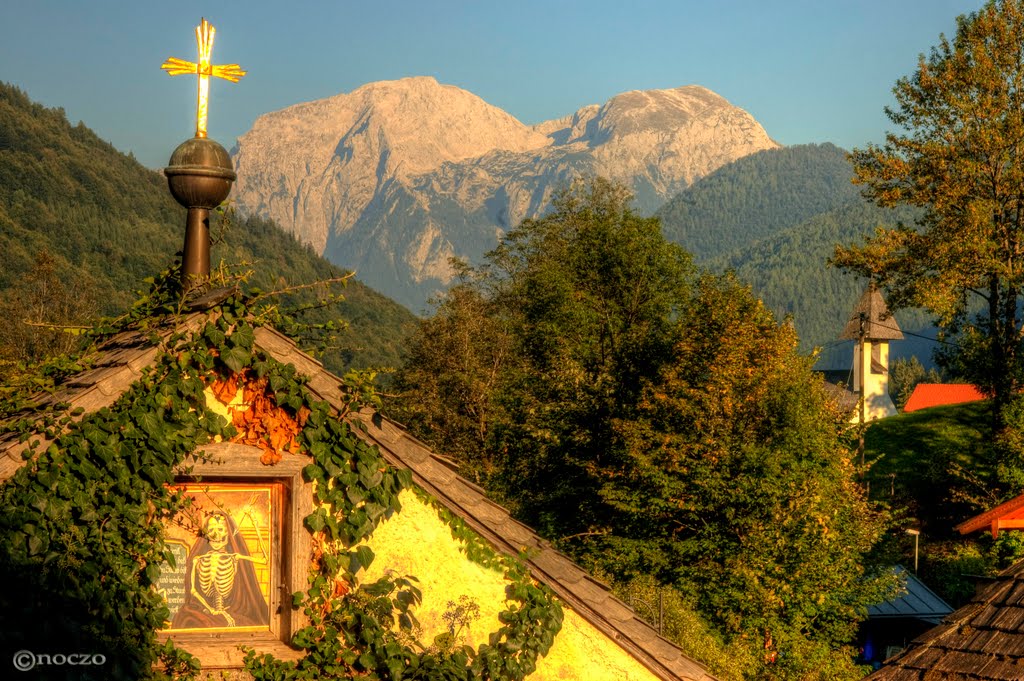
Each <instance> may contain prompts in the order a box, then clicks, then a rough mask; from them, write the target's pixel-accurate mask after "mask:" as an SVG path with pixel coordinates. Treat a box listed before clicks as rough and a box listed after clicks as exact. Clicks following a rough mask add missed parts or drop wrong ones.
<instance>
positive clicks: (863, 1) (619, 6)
mask: <svg viewBox="0 0 1024 681" xmlns="http://www.w3.org/2000/svg"><path fill="white" fill-rule="evenodd" d="M981 4H982V2H981V1H980V0H759V1H755V0H749V1H748V0H621V1H615V2H613V1H605V0H589V1H586V2H584V1H577V0H545V1H542V0H516V1H514V2H510V1H507V0H506V1H504V2H498V1H489V0H476V1H470V0H463V1H454V0H451V1H450V0H418V1H415V2H414V1H407V0H372V1H371V0H358V1H355V0H334V1H333V2H328V1H326V0H317V1H313V0H309V1H304V0H295V1H294V2H290V3H286V2H284V1H283V0H278V1H276V2H264V1H262V0H249V1H247V2H233V1H227V0H218V1H217V2H210V1H207V2H193V1H191V0H176V1H175V2H174V3H161V2H152V1H150V0H145V1H144V0H135V1H133V2H125V1H114V0H94V1H92V2H85V1H82V0H77V1H72V0H4V1H3V2H2V3H0V80H2V81H5V82H8V83H13V84H15V85H17V86H19V87H21V88H22V89H23V90H25V91H26V92H27V93H28V94H29V96H31V97H32V98H33V99H35V100H36V101H39V102H41V103H43V104H45V105H47V106H54V107H57V106H59V107H63V108H64V109H65V111H66V112H67V115H68V118H69V119H71V121H72V123H77V122H78V121H79V120H81V121H84V122H85V124H86V125H88V126H89V127H91V128H92V129H93V130H95V131H96V132H97V133H98V134H99V135H100V136H101V137H102V138H104V139H106V140H109V141H110V142H111V143H112V144H114V146H115V147H117V148H118V149H120V150H122V151H125V152H128V151H131V152H133V153H134V154H135V156H136V157H137V158H138V159H139V160H140V161H142V162H143V163H144V164H146V165H147V166H150V167H160V166H162V165H164V164H165V163H166V161H167V158H168V157H169V156H170V153H171V151H172V150H173V149H174V147H175V146H177V144H178V143H179V142H181V141H183V140H184V139H186V138H187V137H190V136H191V135H192V133H193V131H194V108H195V107H194V98H195V82H194V81H195V78H194V77H187V76H178V77H176V78H170V77H168V76H166V75H165V74H164V73H163V72H161V71H160V64H161V63H162V62H163V61H164V60H165V59H166V58H167V57H169V56H175V57H181V58H184V59H189V60H194V59H195V51H196V48H195V39H194V36H193V30H194V27H195V26H196V25H197V24H198V23H199V19H200V18H201V17H203V16H205V17H206V18H207V19H209V20H210V21H211V23H213V24H214V26H216V28H217V39H216V42H215V44H214V52H213V58H214V63H239V64H240V65H241V66H242V68H244V69H246V70H248V71H249V75H248V76H246V77H245V78H244V79H243V80H242V81H241V82H240V83H238V84H230V83H226V82H224V81H215V82H214V83H213V85H212V94H211V104H210V136H211V137H213V138H214V139H216V140H218V141H219V142H221V143H222V144H223V145H224V146H226V147H228V148H230V147H231V146H232V145H233V144H234V141H235V138H236V137H238V136H239V135H241V134H242V133H244V132H245V131H246V130H248V129H249V127H250V126H251V125H252V122H253V121H254V120H255V118H256V117H257V116H259V115H260V114H262V113H265V112H268V111H274V110H277V109H281V108H283V107H286V106H288V105H291V104H295V103H297V102H302V101H309V100H314V99H320V98H323V97H329V96H331V95H334V94H337V93H339V92H349V91H351V90H353V89H355V88H357V87H359V86H360V85H362V84H364V83H368V82H372V81H376V80H386V79H393V78H401V77H404V76H413V75H430V76H434V77H435V78H437V79H438V80H439V81H441V82H443V83H450V84H453V85H457V86H459V87H462V88H465V89H467V90H469V91H471V92H473V93H475V94H477V95H479V96H480V97H482V98H483V99H484V100H486V101H487V102H490V103H491V104H494V105H495V106H499V107H501V108H502V109H505V110H506V111H508V112H509V113H511V114H512V115H513V116H515V117H516V118H518V119H519V120H521V121H523V122H524V123H528V124H532V123H538V122H540V121H542V120H547V119H549V118H555V117H558V116H563V115H565V114H568V113H571V112H573V111H575V110H576V109H578V108H580V107H582V106H585V105H587V104H597V103H601V102H604V101H606V100H607V99H608V98H610V97H612V96H614V95H616V94H618V93H620V92H625V91H628V90H637V89H649V88H671V87H677V86H680V85H690V84H698V85H703V86H704V87H707V88H709V89H711V90H714V91H715V92H717V93H718V94H720V95H722V96H723V97H725V98H726V99H728V100H729V101H731V102H732V103H733V104H735V105H737V106H740V107H742V108H744V109H746V110H747V111H749V112H750V113H751V114H753V116H754V117H755V118H756V119H757V120H758V121H760V122H761V124H762V125H764V127H765V129H766V130H767V131H768V134H769V135H771V136H772V137H773V138H774V139H776V140H777V141H779V142H781V143H782V144H787V145H788V144H801V143H807V142H825V141H828V142H833V143H835V144H838V145H839V146H842V147H844V148H847V149H849V148H852V147H854V146H863V145H864V144H866V143H867V142H878V141H881V140H882V138H883V136H884V133H885V131H886V130H888V129H890V125H889V123H888V120H887V119H886V118H885V115H884V113H883V107H884V106H885V105H886V104H890V103H891V101H892V98H891V90H892V86H893V84H894V83H895V82H896V80H897V79H898V78H900V77H902V76H905V75H908V74H910V73H911V72H912V71H913V69H914V67H915V65H916V63H917V57H918V55H919V54H921V53H922V52H928V50H929V49H930V48H931V47H932V46H933V45H935V44H936V43H937V42H938V37H939V34H940V33H943V32H944V33H946V34H947V35H949V36H952V34H953V33H954V32H955V26H956V23H955V17H956V16H957V15H959V14H963V13H967V12H971V11H974V10H976V9H977V8H978V7H980V6H981Z"/></svg>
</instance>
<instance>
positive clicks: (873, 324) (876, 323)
mask: <svg viewBox="0 0 1024 681" xmlns="http://www.w3.org/2000/svg"><path fill="white" fill-rule="evenodd" d="M862 315H863V319H862ZM861 324H863V326H864V337H865V338H866V339H868V340H903V332H902V331H900V325H899V324H897V323H896V318H895V317H893V316H892V313H891V312H889V308H888V307H886V305H885V300H883V299H882V292H881V291H879V290H878V287H877V286H875V285H874V284H868V288H867V289H866V290H865V291H864V294H863V295H862V296H861V297H860V300H858V301H857V305H856V306H855V307H854V308H853V314H852V315H850V319H849V321H847V322H846V326H845V327H844V328H843V332H842V333H841V334H839V340H859V339H860V337H861Z"/></svg>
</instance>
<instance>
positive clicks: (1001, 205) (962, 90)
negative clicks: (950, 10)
mask: <svg viewBox="0 0 1024 681" xmlns="http://www.w3.org/2000/svg"><path fill="white" fill-rule="evenodd" d="M1022 45H1024V1H1022V0H991V1H990V2H989V3H987V4H986V5H985V6H984V7H982V8H981V9H980V10H978V11H977V12H975V13H973V14H968V15H965V16H961V17H959V18H958V19H957V31H956V36H955V37H954V38H953V40H952V41H950V40H948V39H947V38H946V37H945V36H942V37H940V40H939V44H938V46H936V47H934V48H933V49H932V50H931V52H930V54H929V55H928V56H927V57H926V56H924V55H922V56H921V58H920V60H919V62H918V65H917V70H916V71H915V72H914V73H913V74H912V75H910V76H908V77H906V78H902V79H900V80H899V81H898V82H897V83H896V87H895V88H894V90H893V92H894V95H895V98H896V105H895V106H894V107H891V108H887V109H886V114H887V115H888V117H889V119H890V120H891V121H892V122H893V123H894V124H895V125H896V126H898V128H899V131H898V132H891V133H889V134H888V135H886V142H885V144H884V145H882V146H876V145H868V146H867V147H866V148H864V149H858V150H855V151H854V152H853V154H852V160H853V164H854V168H855V172H856V179H855V181H856V182H859V183H862V184H863V185H864V186H865V195H866V196H868V197H869V198H871V199H873V200H874V201H876V202H877V203H879V204H881V205H883V206H896V205H899V204H909V205H913V206H919V207H921V208H923V209H924V211H923V215H922V217H921V219H920V220H919V222H918V224H917V225H916V226H901V227H900V228H898V229H885V230H879V231H878V232H877V233H876V235H875V237H874V238H872V239H869V240H868V241H867V243H866V244H865V245H863V246H856V247H849V248H840V249H838V250H837V252H836V257H835V262H836V263H838V264H839V265H841V266H843V267H846V268H848V269H850V270H853V271H856V272H859V273H861V274H864V275H868V276H874V277H875V278H876V279H877V280H878V281H880V282H881V283H882V284H884V285H886V287H887V288H888V302H889V305H890V307H892V308H894V309H895V308H900V307H906V306H914V305H918V306H922V307H925V308H927V309H928V310H930V311H932V312H934V313H935V314H936V315H938V317H939V319H940V322H941V324H942V325H944V327H945V329H946V331H947V332H948V333H949V334H950V335H952V336H954V337H955V336H961V337H963V338H964V341H965V343H964V344H965V345H969V350H970V357H969V358H967V359H968V360H969V361H967V362H966V363H964V367H963V368H965V369H966V370H967V371H968V372H969V374H968V375H967V376H965V378H967V379H969V380H972V381H974V382H976V383H978V384H979V385H981V386H982V387H983V388H984V389H985V390H986V391H987V392H989V393H990V394H991V395H993V397H994V401H993V402H994V406H995V414H996V420H995V423H996V425H997V426H1001V417H1000V416H999V414H1000V413H1001V410H1002V408H1003V407H1004V406H1005V405H1006V404H1007V403H1008V402H1009V400H1010V398H1011V396H1012V395H1014V394H1015V393H1017V392H1019V391H1020V389H1021V387H1022V379H1024V367H1022V348H1021V334H1022V318H1021V316H1020V313H1019V310H1020V307H1021V303H1022V300H1021V294H1022V291H1024V267H1022V265H1024V239H1022V236H1024V234H1022V229H1024V153H1022V149H1024V51H1022V49H1021V46H1022ZM979 303H980V307H982V308H983V310H982V312H981V313H980V314H978V315H977V316H976V317H974V318H973V319H972V318H971V314H972V310H974V309H977V308H978V307H979ZM967 341H970V342H969V343H967Z"/></svg>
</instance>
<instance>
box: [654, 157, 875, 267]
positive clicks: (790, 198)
mask: <svg viewBox="0 0 1024 681" xmlns="http://www.w3.org/2000/svg"><path fill="white" fill-rule="evenodd" d="M852 177H853V168H852V167H851V166H850V163H849V161H847V160H846V152H845V151H843V150H842V149H840V148H839V147H837V146H835V145H832V144H801V145H796V146H792V147H784V148H781V149H770V150H767V151H760V152H757V153H755V154H751V155H749V156H744V157H743V158H741V159H738V160H736V161H733V162H732V163H729V164H728V165H725V166H723V167H721V168H719V169H718V170H716V171H715V172H713V173H711V174H710V175H708V176H707V177H704V178H701V179H700V180H698V181H697V182H695V183H694V184H693V185H692V186H690V187H689V188H687V189H685V190H683V191H682V192H680V193H679V194H678V195H677V196H675V197H674V198H673V199H671V200H670V201H669V202H668V203H666V204H665V205H664V206H662V207H661V208H660V209H658V211H657V213H656V215H657V217H658V218H660V219H661V224H662V229H663V230H664V233H665V237H666V238H667V239H669V240H670V241H674V242H676V243H677V244H679V245H681V246H682V247H683V248H685V249H686V250H688V251H689V252H690V253H692V254H693V256H694V258H695V259H696V261H697V262H698V263H702V262H706V261H710V260H713V259H715V258H717V257H720V256H724V255H727V254H729V253H732V252H734V251H737V250H740V249H745V248H747V247H749V246H750V245H751V244H752V243H754V242H757V241H760V240H761V239H765V238H767V237H770V236H772V235H774V234H776V233H777V232H780V231H782V230H784V229H787V228H789V227H793V226H794V225H798V224H800V223H801V222H803V221H805V220H807V219H808V218H810V217H812V216H814V215H817V214H819V213H824V212H827V211H831V210H834V209H836V208H839V207H840V206H843V205H846V204H848V203H851V202H856V201H859V200H860V193H859V191H858V190H857V188H856V187H854V186H853V185H852V184H851V183H850V180H851V178H852Z"/></svg>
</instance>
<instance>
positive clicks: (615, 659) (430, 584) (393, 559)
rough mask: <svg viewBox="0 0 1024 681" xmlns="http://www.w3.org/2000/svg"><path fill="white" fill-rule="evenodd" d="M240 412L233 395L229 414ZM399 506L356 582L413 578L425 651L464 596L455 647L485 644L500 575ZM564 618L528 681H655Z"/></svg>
mask: <svg viewBox="0 0 1024 681" xmlns="http://www.w3.org/2000/svg"><path fill="white" fill-rule="evenodd" d="M206 393H207V395H206V397H207V399H206V402H207V405H208V406H209V407H210V409H212V410H213V411H215V412H216V413H218V414H221V415H222V416H224V418H225V419H227V420H228V422H230V421H231V415H230V412H229V409H228V406H226V405H224V404H223V403H221V402H220V400H218V399H217V398H216V397H214V395H213V393H212V391H211V390H209V389H207V391H206ZM241 405H242V391H241V390H239V391H238V394H237V395H236V396H235V399H234V400H233V401H232V403H231V407H232V408H238V407H239V406H241ZM400 499H401V503H402V510H401V512H400V513H396V514H395V515H394V516H392V517H391V518H390V519H387V520H384V521H383V522H381V523H380V525H379V526H378V527H377V529H376V530H375V531H374V533H373V536H372V537H371V538H370V540H369V541H367V542H366V545H367V546H369V547H370V549H372V550H373V552H374V554H375V556H376V558H375V559H374V561H373V564H372V565H371V566H370V567H369V569H367V570H365V571H364V572H363V573H362V574H360V575H359V579H360V581H361V582H362V583H369V582H373V581H376V580H377V579H380V578H381V577H382V576H384V574H385V573H386V572H390V573H392V574H395V575H398V576H406V575H411V576H413V577H416V579H417V580H418V586H419V588H420V590H421V591H422V593H423V601H422V602H421V603H420V605H419V607H417V608H416V611H415V614H416V618H417V619H418V620H419V623H420V626H421V627H422V632H421V634H420V640H421V641H422V642H423V644H424V645H429V644H431V643H432V642H433V640H434V637H435V636H437V635H438V634H441V633H444V632H445V631H447V624H446V623H445V621H444V619H443V617H442V616H443V615H444V613H445V611H446V610H448V609H449V606H448V603H449V602H454V603H458V601H459V597H460V596H463V595H465V596H468V597H469V598H471V599H473V601H475V602H476V604H477V605H478V606H479V607H480V617H479V619H477V620H475V621H473V622H472V623H471V625H470V627H469V630H468V632H467V635H466V638H465V640H464V641H461V642H460V643H462V644H466V645H471V646H473V647H474V648H475V647H477V646H478V645H480V644H481V643H485V642H486V641H487V638H488V636H489V635H490V634H491V633H492V632H494V631H497V630H498V629H499V628H500V627H501V623H500V622H499V621H498V613H499V612H501V611H503V610H505V586H506V584H507V582H506V581H505V578H504V575H503V574H502V573H501V572H500V571H497V570H493V569H489V568H485V567H483V566H482V565H479V564H478V563H474V562H473V561H471V560H469V559H468V558H467V557H466V555H465V554H464V553H463V552H462V551H461V548H460V543H459V542H458V540H456V539H454V538H453V537H452V534H451V528H450V527H449V526H448V525H447V523H445V522H444V520H442V519H441V518H440V517H439V516H438V514H437V511H435V510H434V509H433V508H432V507H430V506H429V505H428V504H426V503H424V502H423V501H421V500H420V499H419V497H418V496H417V495H416V494H415V493H413V492H410V491H405V492H403V493H402V495H401V497H400ZM563 611H564V615H565V617H564V620H563V622H562V630H561V632H559V634H558V636H557V637H556V638H555V644H554V645H553V646H552V648H551V650H550V651H549V652H548V654H547V655H546V656H545V657H543V658H541V659H540V660H538V663H537V670H536V671H535V672H534V673H533V674H531V675H530V676H529V677H528V678H529V679H531V681H562V680H565V681H657V677H656V676H655V675H654V674H652V673H651V672H650V671H649V670H648V669H647V668H646V667H644V666H643V665H642V664H640V663H639V662H638V661H637V660H636V659H635V658H633V657H632V656H631V655H629V654H628V653H627V652H626V651H624V650H623V649H622V648H620V647H619V646H618V645H617V644H616V643H615V642H614V641H612V640H611V639H609V638H608V637H607V636H605V635H604V634H602V633H601V632H599V631H598V630H597V629H595V628H594V627H593V626H592V625H591V624H589V623H588V622H587V621H586V620H584V619H583V618H582V617H580V616H579V615H577V614H576V613H575V612H573V611H572V610H570V609H569V608H568V607H566V606H565V605H564V604H563Z"/></svg>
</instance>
